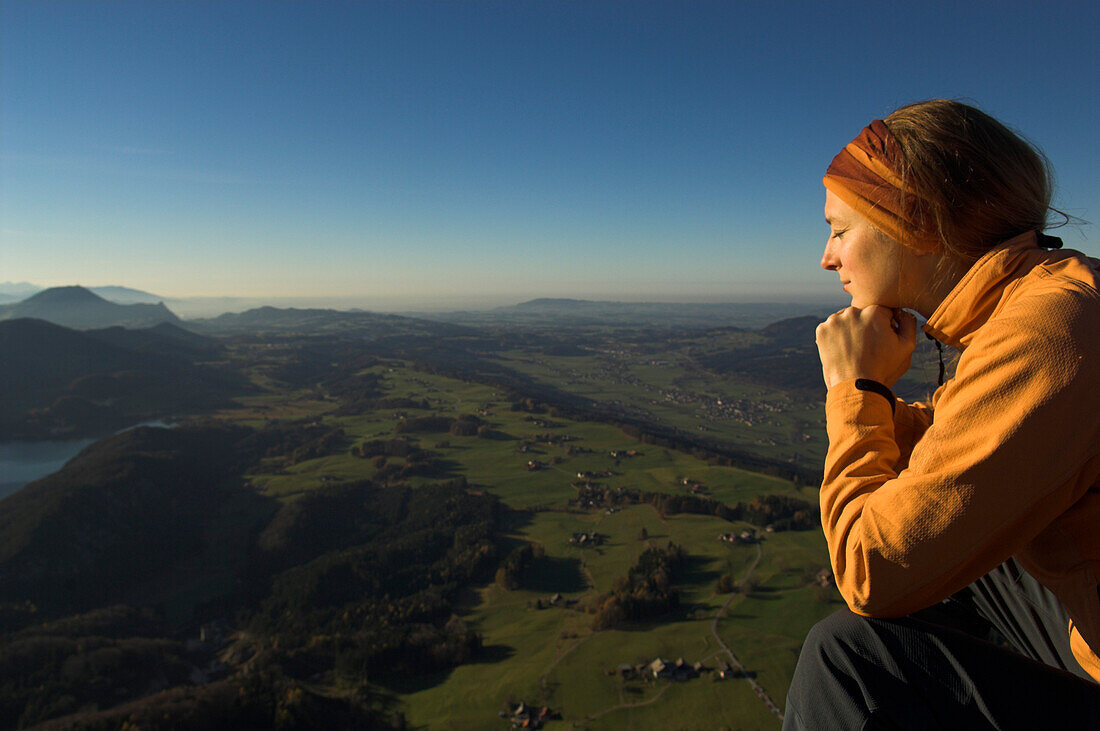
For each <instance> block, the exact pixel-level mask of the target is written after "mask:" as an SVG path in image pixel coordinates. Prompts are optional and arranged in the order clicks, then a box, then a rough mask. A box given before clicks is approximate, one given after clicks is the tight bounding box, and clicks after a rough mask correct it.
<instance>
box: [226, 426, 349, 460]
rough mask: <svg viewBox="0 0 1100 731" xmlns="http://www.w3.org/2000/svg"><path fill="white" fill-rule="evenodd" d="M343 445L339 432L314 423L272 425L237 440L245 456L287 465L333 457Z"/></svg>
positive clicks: (341, 431) (337, 429) (341, 434)
mask: <svg viewBox="0 0 1100 731" xmlns="http://www.w3.org/2000/svg"><path fill="white" fill-rule="evenodd" d="M345 444H347V435H345V434H344V430H343V429H339V428H333V427H328V426H323V425H321V424H318V423H316V422H315V421H291V422H272V423H271V424H269V425H268V426H267V427H265V428H264V429H260V430H258V431H254V432H252V433H250V434H249V435H248V436H246V437H244V438H243V439H241V445H240V446H241V448H242V449H243V450H245V451H246V453H247V454H250V455H256V456H260V457H269V458H270V457H283V458H285V459H286V460H287V462H288V463H289V464H297V463H298V462H304V461H305V460H307V459H315V458H317V457H324V456H327V455H329V454H333V453H334V452H336V451H337V450H338V449H340V448H342V447H343V446H344V445H345Z"/></svg>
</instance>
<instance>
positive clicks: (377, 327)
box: [187, 306, 471, 338]
mask: <svg viewBox="0 0 1100 731" xmlns="http://www.w3.org/2000/svg"><path fill="white" fill-rule="evenodd" d="M187 327H188V329H190V330H194V331H196V332H199V333H211V334H219V335H228V334H238V333H253V334H255V333H275V332H299V333H312V334H319V333H330V334H333V333H338V332H349V331H354V332H359V333H363V334H365V335H367V336H369V337H371V338H379V337H388V336H395V335H402V336H404V335H427V336H433V337H443V336H454V335H465V334H469V333H470V332H471V331H470V329H469V328H466V327H462V326H459V325H451V324H444V323H439V322H433V321H431V320H427V319H420V318H415V317H405V316H402V315H389V314H382V313H377V312H365V311H362V310H355V311H347V310H325V309H297V308H294V307H288V308H279V307H270V306H265V307H257V308H255V309H252V310H246V311H245V312H239V313H232V312H227V313H225V314H223V315H219V316H218V317H215V318H212V319H208V320H188V321H187Z"/></svg>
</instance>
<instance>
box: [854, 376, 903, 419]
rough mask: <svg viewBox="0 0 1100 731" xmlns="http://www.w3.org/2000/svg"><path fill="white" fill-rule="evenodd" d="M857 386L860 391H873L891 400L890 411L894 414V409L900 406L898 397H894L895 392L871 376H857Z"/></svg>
mask: <svg viewBox="0 0 1100 731" xmlns="http://www.w3.org/2000/svg"><path fill="white" fill-rule="evenodd" d="M856 388H857V389H859V390H860V391H871V392H873V393H877V394H878V395H879V396H882V397H883V398H884V399H886V400H887V401H889V402H890V413H891V414H893V413H894V410H895V409H896V408H897V406H898V402H897V399H896V398H894V392H893V391H891V390H890V389H889V388H887V387H886V386H885V385H883V384H881V383H879V382H878V381H872V380H871V379H870V378H857V379H856Z"/></svg>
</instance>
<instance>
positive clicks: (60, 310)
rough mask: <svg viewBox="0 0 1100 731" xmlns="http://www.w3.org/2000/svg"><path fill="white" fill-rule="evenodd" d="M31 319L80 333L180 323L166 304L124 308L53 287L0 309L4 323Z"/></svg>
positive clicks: (79, 289) (81, 290)
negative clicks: (79, 331) (94, 329)
mask: <svg viewBox="0 0 1100 731" xmlns="http://www.w3.org/2000/svg"><path fill="white" fill-rule="evenodd" d="M21 317H30V318H35V319H38V320H46V321H47V322H52V323H55V324H57V325H62V326H64V327H70V328H75V329H77V330H89V329H93V328H104V327H114V326H116V325H120V326H122V327H150V326H152V325H156V324H158V323H161V322H171V323H178V322H179V318H178V317H176V316H175V315H174V314H173V313H172V311H171V310H169V309H168V308H167V307H165V306H164V304H163V303H158V304H155V305H152V304H131V305H120V304H115V303H114V302H108V301H107V300H105V299H103V298H102V297H100V296H99V295H97V294H95V293H94V292H91V291H89V290H87V289H85V288H84V287H52V288H50V289H44V290H42V291H41V292H39V293H37V294H35V295H32V296H31V297H28V298H27V299H25V300H23V301H22V302H18V303H16V304H10V305H0V320H14V319H16V318H21Z"/></svg>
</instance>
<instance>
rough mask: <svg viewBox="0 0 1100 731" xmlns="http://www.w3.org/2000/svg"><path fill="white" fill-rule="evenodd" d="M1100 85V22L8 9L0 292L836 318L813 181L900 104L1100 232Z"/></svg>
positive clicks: (262, 8)
mask: <svg viewBox="0 0 1100 731" xmlns="http://www.w3.org/2000/svg"><path fill="white" fill-rule="evenodd" d="M1098 69H1100V5H1098V4H1097V3H1096V2H1074V3H1052V4H1043V6H1042V7H1040V5H1039V3H1032V2H1026V3H1017V2H981V3H933V2H926V3H882V2H877V3H866V4H860V3H783V2H774V3H771V2H767V3H766V2H729V3H711V2H684V3H679V2H659V3H645V2H640V3H629V2H614V3H611V2H607V3H603V2H499V3H497V2H494V3H483V2H454V3H443V2H433V3H421V2H400V3H399V2H386V3H365V2H363V3H339V2H326V3H309V2H260V3H244V2H232V1H226V2H156V1H146V2H107V3H101V2H93V1H91V0H87V1H82V2H50V1H48V0H46V1H36V2H25V1H18V2H13V1H11V0H0V235H2V238H3V241H2V243H0V281H21V280H28V281H32V282H35V283H37V284H41V285H59V284H72V283H81V284H85V285H106V284H117V285H124V286H130V287H136V288H139V289H145V290H149V291H152V292H156V293H158V294H162V295H165V296H187V295H230V296H250V297H260V296H327V297H348V298H392V299H393V300H394V302H398V301H400V302H402V303H408V302H410V301H412V300H415V299H418V298H419V299H421V300H424V301H425V302H429V301H430V300H432V299H433V298H436V299H439V298H443V299H446V298H450V299H452V300H453V299H455V298H461V297H465V296H470V297H476V298H478V301H485V302H489V301H500V302H507V301H513V302H514V301H521V300H523V299H528V298H530V297H535V296H565V297H584V298H590V299H635V300H671V299H679V300H710V301H714V300H739V299H755V300H789V299H793V298H796V297H818V296H825V295H831V296H833V297H834V298H837V297H839V296H840V295H841V294H842V293H840V292H839V290H838V287H837V282H836V278H835V275H830V274H828V273H826V272H822V271H821V270H820V269H819V268H818V265H817V262H818V260H819V258H820V250H821V247H822V245H823V243H824V239H825V234H826V227H825V225H824V222H823V218H822V213H821V207H822V203H823V198H824V192H823V189H822V187H821V184H820V178H821V174H822V172H823V170H824V167H825V166H826V165H827V164H828V162H829V160H830V159H831V158H832V156H833V155H834V154H835V153H836V152H837V151H838V150H839V149H840V147H842V146H843V145H844V144H845V143H846V142H848V140H850V139H851V138H852V137H853V136H854V135H855V134H856V133H858V131H859V130H860V128H862V127H863V126H864V125H865V124H867V123H868V122H869V121H870V120H871V119H873V118H875V117H881V116H884V115H886V114H887V113H889V111H890V110H891V109H893V108H894V107H896V106H898V105H900V104H904V103H907V102H911V101H916V100H920V99H926V98H933V97H951V98H961V99H964V100H968V101H970V102H972V103H976V104H978V105H979V106H981V107H982V108H983V109H985V110H986V111H989V112H991V113H992V114H994V115H995V116H997V117H998V118H1000V119H1002V120H1003V121H1005V122H1006V123H1008V124H1009V125H1010V126H1012V127H1013V128H1015V129H1017V130H1018V131H1020V132H1022V133H1023V134H1025V135H1026V136H1027V137H1028V138H1029V139H1031V140H1032V141H1033V142H1035V143H1036V144H1038V145H1039V146H1040V147H1041V148H1042V149H1043V150H1044V151H1045V152H1046V153H1047V155H1048V156H1049V157H1050V159H1051V161H1052V162H1053V164H1054V166H1055V169H1056V172H1057V174H1058V183H1059V187H1058V193H1057V197H1056V204H1058V205H1059V206H1060V207H1062V208H1063V209H1064V210H1068V211H1069V212H1070V213H1073V214H1076V215H1077V216H1080V217H1081V218H1084V219H1087V220H1089V221H1095V222H1097V223H1100V134H1097V132H1096V130H1097V129H1098V128H1100V126H1098V119H1100V71H1098ZM1062 235H1063V238H1065V240H1066V243H1067V246H1072V247H1074V248H1078V249H1082V250H1084V251H1086V252H1088V253H1090V254H1091V255H1093V256H1097V255H1100V233H1098V229H1097V226H1096V225H1088V226H1083V227H1079V228H1069V229H1062ZM471 301H474V300H471Z"/></svg>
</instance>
